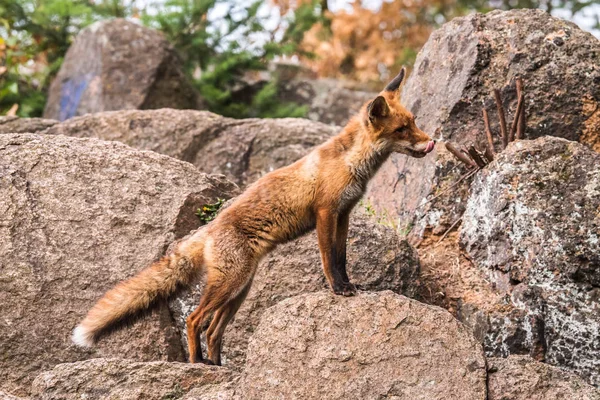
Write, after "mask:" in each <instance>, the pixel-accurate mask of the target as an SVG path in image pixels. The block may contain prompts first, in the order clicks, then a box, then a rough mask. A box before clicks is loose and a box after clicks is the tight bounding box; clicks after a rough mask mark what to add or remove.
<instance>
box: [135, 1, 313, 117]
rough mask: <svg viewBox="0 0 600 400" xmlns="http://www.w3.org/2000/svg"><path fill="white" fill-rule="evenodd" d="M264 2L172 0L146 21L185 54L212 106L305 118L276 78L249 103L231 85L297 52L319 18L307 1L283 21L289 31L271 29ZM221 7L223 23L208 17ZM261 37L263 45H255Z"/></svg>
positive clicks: (226, 111) (235, 112)
mask: <svg viewBox="0 0 600 400" xmlns="http://www.w3.org/2000/svg"><path fill="white" fill-rule="evenodd" d="M263 4H264V2H262V1H255V2H253V3H250V4H249V5H246V6H242V5H241V4H238V3H236V2H226V1H218V0H196V1H193V0H191V1H190V0H168V2H167V3H166V4H165V6H164V7H163V8H162V9H163V10H164V11H163V12H161V13H160V14H157V15H151V14H149V13H146V14H144V15H143V17H142V20H143V21H144V23H145V24H146V25H148V26H151V27H154V28H156V29H158V30H161V31H162V32H164V33H165V34H166V36H167V38H168V39H169V40H170V41H171V42H172V43H173V44H174V45H175V47H176V48H177V49H178V50H179V51H180V53H181V54H182V55H183V57H184V59H183V61H184V65H185V69H186V71H187V72H188V74H189V75H190V78H191V79H192V80H193V81H194V83H195V85H196V87H197V88H198V90H199V91H200V93H201V94H202V97H203V98H204V99H205V101H206V103H207V105H208V108H209V110H211V111H213V112H216V113H217V114H221V115H225V116H229V117H234V118H243V117H266V118H268V117H271V118H277V117H301V116H304V115H305V113H306V109H305V108H304V107H299V106H297V105H295V104H293V103H281V102H279V101H278V100H277V84H276V81H275V80H273V81H271V82H269V83H268V84H267V85H266V86H264V87H263V88H262V89H261V90H260V91H258V92H257V93H256V94H255V95H254V97H253V98H252V99H251V101H249V102H248V101H241V100H240V99H238V98H236V96H235V91H234V90H233V88H235V87H237V86H240V84H241V82H242V78H243V75H244V74H245V73H247V72H249V71H260V70H264V69H265V68H266V67H267V65H268V63H269V61H271V60H273V59H274V58H275V57H278V56H286V55H292V54H295V53H297V52H299V45H300V42H301V41H302V39H303V37H304V33H305V32H306V31H307V30H308V29H310V27H311V26H312V25H313V24H314V23H315V22H317V21H318V20H319V18H320V16H319V15H318V13H317V12H316V11H315V10H316V8H315V6H314V5H312V4H305V5H302V6H301V7H299V8H298V9H297V10H296V11H295V13H294V15H292V16H291V17H289V18H288V19H286V20H285V21H284V22H285V24H286V25H287V28H286V29H284V30H282V29H281V28H274V29H271V30H268V29H267V28H266V26H267V25H268V17H264V16H261V15H260V11H261V6H262V5H263ZM217 6H219V8H220V9H222V10H224V11H221V13H222V14H224V15H223V17H222V18H220V19H219V26H215V25H214V23H211V22H210V18H208V16H209V13H210V12H211V11H213V10H215V9H216V8H217ZM261 36H262V38H261ZM278 36H281V39H277V37H278ZM265 39H266V40H265ZM261 40H262V41H263V43H262V44H257V42H260V41H261Z"/></svg>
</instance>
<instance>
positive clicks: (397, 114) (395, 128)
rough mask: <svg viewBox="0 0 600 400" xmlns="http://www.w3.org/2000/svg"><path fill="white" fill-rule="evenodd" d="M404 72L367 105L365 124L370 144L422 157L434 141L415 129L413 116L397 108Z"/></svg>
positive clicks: (400, 106)
mask: <svg viewBox="0 0 600 400" xmlns="http://www.w3.org/2000/svg"><path fill="white" fill-rule="evenodd" d="M405 75H406V70H405V69H404V68H402V70H401V71H400V73H399V74H398V76H396V77H395V78H394V79H392V81H391V82H390V83H388V85H387V86H386V87H385V89H383V91H382V92H381V93H379V95H378V96H377V97H376V98H375V99H374V100H373V101H371V102H369V103H368V104H367V105H366V108H365V109H364V112H365V114H366V118H365V123H366V125H367V128H368V131H369V134H370V135H371V139H372V140H373V142H375V143H377V145H378V146H381V147H382V148H385V149H388V151H392V152H396V153H403V154H408V155H409V156H411V157H418V158H420V157H424V156H425V155H426V154H427V153H429V152H430V151H432V150H433V148H434V146H435V141H433V140H432V139H431V137H429V135H427V134H426V133H425V132H423V131H422V130H420V129H419V128H418V127H417V124H416V122H415V119H416V118H415V116H414V115H413V114H412V113H411V112H409V111H408V110H407V109H406V108H404V107H403V106H402V104H400V87H401V85H402V82H403V81H404V77H405Z"/></svg>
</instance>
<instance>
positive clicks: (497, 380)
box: [487, 356, 600, 400]
mask: <svg viewBox="0 0 600 400" xmlns="http://www.w3.org/2000/svg"><path fill="white" fill-rule="evenodd" d="M487 362H488V400H547V399H553V400H598V399H600V391H599V390H598V389H596V388H595V387H593V386H591V385H589V384H587V383H586V382H585V381H584V380H583V379H581V378H580V377H578V376H577V375H575V374H573V373H569V372H566V371H563V370H561V369H559V368H556V367H552V366H550V365H548V364H544V363H541V362H538V361H535V360H533V359H532V358H531V357H529V356H510V357H508V358H488V359H487Z"/></svg>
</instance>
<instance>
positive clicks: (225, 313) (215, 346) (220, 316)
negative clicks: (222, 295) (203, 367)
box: [206, 282, 252, 365]
mask: <svg viewBox="0 0 600 400" xmlns="http://www.w3.org/2000/svg"><path fill="white" fill-rule="evenodd" d="M251 285H252V282H248V283H247V284H246V286H245V287H244V288H243V289H242V291H241V292H240V293H239V294H238V295H237V296H235V297H234V298H233V299H231V300H229V301H228V302H227V303H226V304H225V305H224V306H223V307H221V308H220V309H219V310H218V311H217V313H215V316H214V318H213V320H212V322H211V324H210V326H209V328H208V330H207V331H206V343H207V344H208V358H209V359H210V360H211V361H212V362H213V363H214V364H215V365H221V345H222V341H223V333H225V328H226V327H227V324H229V322H231V320H232V319H233V317H234V316H235V314H236V313H237V311H238V310H239V308H240V306H241V305H242V303H243V302H244V300H245V299H246V296H247V295H248V292H249V291H250V286H251Z"/></svg>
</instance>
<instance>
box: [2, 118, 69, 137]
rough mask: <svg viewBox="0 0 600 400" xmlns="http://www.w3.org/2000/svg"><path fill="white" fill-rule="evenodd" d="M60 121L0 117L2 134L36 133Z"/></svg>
mask: <svg viewBox="0 0 600 400" xmlns="http://www.w3.org/2000/svg"><path fill="white" fill-rule="evenodd" d="M57 123H58V121H56V120H53V119H44V118H19V117H17V116H7V117H0V134H2V133H35V132H39V131H43V130H44V129H48V128H50V127H51V126H53V125H56V124H57Z"/></svg>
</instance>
